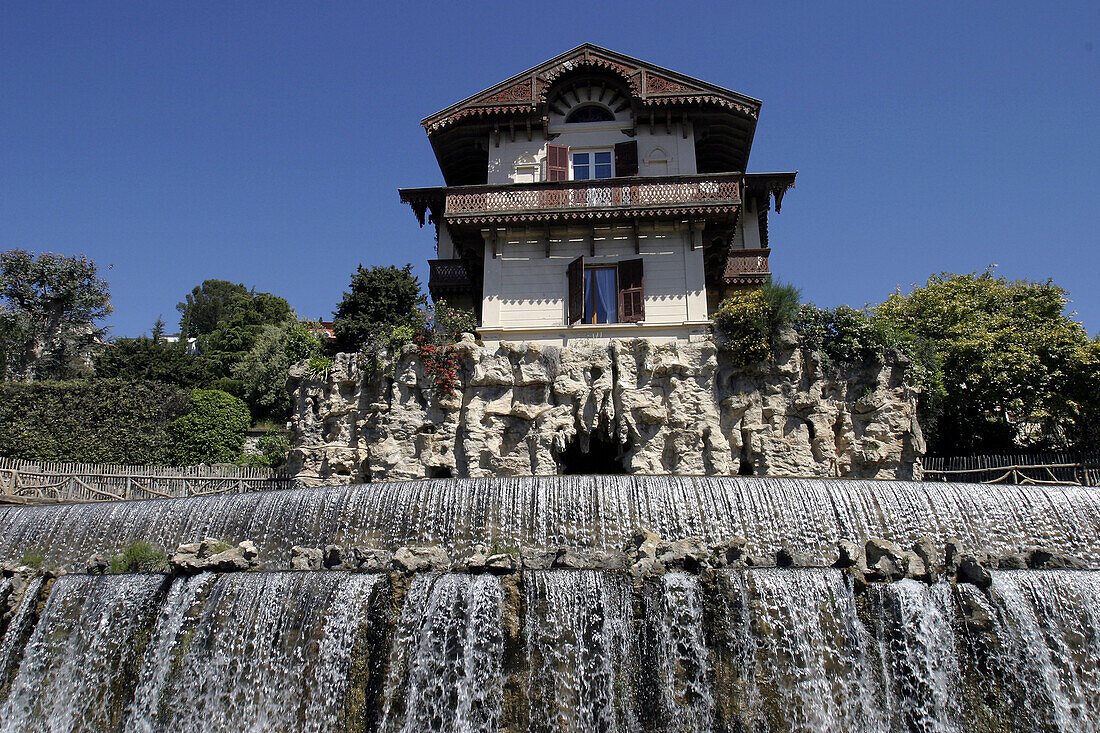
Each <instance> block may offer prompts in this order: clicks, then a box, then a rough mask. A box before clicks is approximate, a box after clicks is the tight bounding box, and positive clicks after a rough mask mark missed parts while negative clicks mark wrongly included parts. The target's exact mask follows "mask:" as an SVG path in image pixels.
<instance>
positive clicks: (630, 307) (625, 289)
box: [619, 259, 645, 323]
mask: <svg viewBox="0 0 1100 733" xmlns="http://www.w3.org/2000/svg"><path fill="white" fill-rule="evenodd" d="M619 320H620V321H621V322H623V323H637V322H638V321H644V320H645V276H644V274H643V272H642V261H641V260H640V259H639V260H623V261H622V262H620V263H619Z"/></svg>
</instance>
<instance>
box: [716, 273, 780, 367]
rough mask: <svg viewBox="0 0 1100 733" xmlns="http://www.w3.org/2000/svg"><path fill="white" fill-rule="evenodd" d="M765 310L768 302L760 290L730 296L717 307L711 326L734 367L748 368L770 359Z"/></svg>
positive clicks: (767, 318)
mask: <svg viewBox="0 0 1100 733" xmlns="http://www.w3.org/2000/svg"><path fill="white" fill-rule="evenodd" d="M768 311H769V306H768V302H767V300H765V298H764V294H763V292H761V291H760V290H748V291H742V292H738V293H734V294H733V295H732V296H730V297H729V298H726V299H725V300H723V301H722V303H721V305H719V306H718V311H717V312H716V313H715V314H714V326H715V328H716V329H717V330H718V332H719V335H720V337H721V338H720V340H719V343H720V344H721V348H722V349H723V350H724V351H728V352H729V353H730V357H731V359H732V361H733V364H734V366H738V367H743V366H748V365H749V364H756V363H759V362H762V361H765V360H767V359H768V358H770V357H771V355H772V350H771V341H770V339H769V338H768V332H767V324H768V321H769V313H768Z"/></svg>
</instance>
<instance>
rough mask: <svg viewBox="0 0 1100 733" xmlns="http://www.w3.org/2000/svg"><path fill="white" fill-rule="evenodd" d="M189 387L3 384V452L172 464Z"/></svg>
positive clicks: (115, 382) (100, 382) (99, 382)
mask: <svg viewBox="0 0 1100 733" xmlns="http://www.w3.org/2000/svg"><path fill="white" fill-rule="evenodd" d="M188 394H189V392H188V390H184V389H180V388H179V387H175V386H172V385H167V384H160V383H156V382H127V381H123V380H119V379H93V380H79V381H71V382H33V383H30V384H16V383H11V382H6V383H0V455H4V456H8V457H11V458H22V459H25V460H31V461H71V462H74V463H125V464H139V465H140V464H168V463H171V462H172V457H173V453H172V436H171V432H170V426H171V424H172V423H173V421H175V420H176V419H178V418H179V417H181V416H182V415H184V414H185V413H186V412H187V409H188Z"/></svg>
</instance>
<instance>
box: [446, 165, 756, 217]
mask: <svg viewBox="0 0 1100 733" xmlns="http://www.w3.org/2000/svg"><path fill="white" fill-rule="evenodd" d="M740 178H741V174H739V173H727V174H715V175H693V176H662V177H659V178H610V179H604V180H591V181H553V182H543V183H527V184H523V183H520V184H503V185H495V186H464V187H462V188H460V189H451V190H449V191H448V192H447V197H446V203H445V206H444V216H446V217H447V219H448V220H450V221H454V222H464V221H465V222H489V221H500V220H508V219H513V220H521V221H522V220H542V219H552V218H582V217H587V216H591V215H602V216H614V215H617V214H639V213H643V212H645V213H650V212H652V213H661V212H668V213H673V214H680V213H683V214H706V213H708V212H718V213H721V212H729V211H730V210H732V209H733V207H735V206H737V205H738V204H739V203H740V202H741V197H740Z"/></svg>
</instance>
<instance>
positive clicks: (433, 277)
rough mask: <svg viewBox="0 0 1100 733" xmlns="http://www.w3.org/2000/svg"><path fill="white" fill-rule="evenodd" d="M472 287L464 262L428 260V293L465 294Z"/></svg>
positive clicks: (433, 294) (472, 283) (471, 280)
mask: <svg viewBox="0 0 1100 733" xmlns="http://www.w3.org/2000/svg"><path fill="white" fill-rule="evenodd" d="M473 285H474V281H473V278H471V277H470V271H469V270H468V269H466V262H465V261H464V260H428V291H429V292H431V293H432V296H433V297H434V296H435V294H436V293H458V292H465V291H467V290H469V289H470V288H472V287H473Z"/></svg>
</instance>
